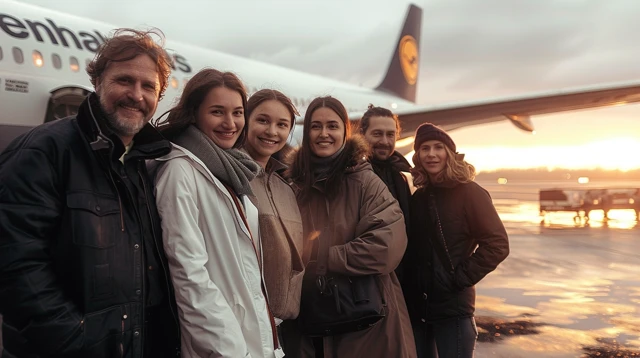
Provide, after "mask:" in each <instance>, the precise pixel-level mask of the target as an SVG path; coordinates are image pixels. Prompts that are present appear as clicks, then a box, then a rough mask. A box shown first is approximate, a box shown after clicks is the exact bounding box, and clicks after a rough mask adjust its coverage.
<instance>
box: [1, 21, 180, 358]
mask: <svg viewBox="0 0 640 358" xmlns="http://www.w3.org/2000/svg"><path fill="white" fill-rule="evenodd" d="M153 35H157V36H158V37H159V38H160V40H162V34H161V33H160V32H159V31H149V32H140V31H136V30H131V29H120V30H118V31H116V32H115V34H114V36H113V37H111V38H109V39H108V40H107V41H106V42H105V43H104V44H103V45H102V46H101V47H100V49H99V50H98V52H97V54H96V57H95V59H94V60H93V62H91V63H90V64H89V65H88V66H87V73H88V74H89V76H90V78H91V83H92V84H93V85H94V88H95V93H91V94H89V96H87V98H86V99H85V100H84V102H83V103H82V104H81V105H80V107H79V109H78V114H77V115H76V116H74V117H69V118H65V119H61V120H58V121H55V122H50V123H47V124H43V125H40V126H38V127H36V128H34V129H33V130H31V131H29V132H28V133H26V134H25V135H23V136H21V137H19V138H17V139H15V140H14V141H13V142H12V143H11V144H10V145H9V147H7V149H6V150H5V151H4V152H3V153H2V154H0V227H1V228H2V229H1V230H0V231H1V234H0V313H1V314H2V315H3V316H4V322H3V326H2V333H3V336H4V346H5V351H4V352H3V353H4V355H2V357H44V356H47V357H49V356H55V357H116V356H118V357H136V358H137V357H169V356H172V357H173V356H176V353H179V352H180V350H179V340H180V336H179V332H178V323H177V313H176V311H175V303H174V301H173V290H172V287H171V284H170V281H169V278H168V277H169V276H168V272H167V267H168V266H167V263H166V258H165V255H164V252H163V250H162V233H161V231H160V225H159V216H158V212H157V209H156V206H155V199H154V194H153V187H152V186H151V182H150V180H149V178H148V174H147V171H146V167H145V160H148V159H154V158H157V157H160V156H163V155H165V154H168V153H169V151H170V148H171V147H170V143H169V142H168V141H167V140H164V139H163V138H162V136H161V135H160V134H159V133H158V132H157V131H156V129H155V128H154V127H153V126H151V125H150V124H148V122H149V120H150V119H151V116H152V115H153V114H154V113H155V110H156V107H157V104H158V101H159V99H160V98H161V97H162V95H163V93H164V91H165V89H166V88H167V79H168V76H169V74H170V71H171V67H170V66H171V60H170V58H169V57H168V55H167V53H166V52H165V51H164V49H163V48H162V46H161V45H159V44H158V43H156V42H155V41H154V38H153V37H152V36H153Z"/></svg>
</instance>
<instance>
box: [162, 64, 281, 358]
mask: <svg viewBox="0 0 640 358" xmlns="http://www.w3.org/2000/svg"><path fill="white" fill-rule="evenodd" d="M246 104H247V97H246V91H245V88H244V85H243V84H242V82H241V81H240V80H239V79H238V77H236V76H235V75H234V74H232V73H229V72H224V73H223V72H220V71H217V70H214V69H204V70H202V71H200V72H199V73H197V74H196V75H195V76H193V78H191V80H189V82H188V83H187V85H186V86H185V88H184V91H183V94H182V97H181V98H180V101H179V103H178V104H177V106H175V107H174V108H173V109H172V110H171V111H170V114H169V116H168V117H167V118H166V119H165V120H163V121H160V122H159V123H158V128H159V129H160V131H161V133H163V134H164V135H165V136H166V137H167V138H168V139H169V140H170V141H171V142H172V143H173V150H172V151H171V153H170V154H168V155H166V156H164V157H162V158H159V159H157V161H156V164H157V168H156V170H155V172H156V174H155V183H156V189H155V193H156V201H157V204H158V211H159V213H160V216H161V219H162V232H163V240H164V248H165V251H166V253H167V258H168V261H169V269H170V272H171V278H172V280H173V285H174V288H175V296H176V302H177V305H178V312H179V316H180V328H181V335H182V356H183V357H234V358H235V357H253V358H256V357H280V356H282V350H281V349H279V348H278V342H277V336H276V332H275V324H274V319H273V316H272V315H271V312H270V311H269V307H268V304H267V300H266V293H265V289H264V284H263V280H262V259H261V252H262V247H261V244H260V238H259V236H258V232H259V230H258V210H257V209H256V207H255V205H254V204H252V203H251V201H250V200H249V198H248V197H250V196H253V194H252V191H251V186H250V184H249V182H250V181H251V180H252V179H253V178H254V177H255V176H256V174H257V173H258V172H259V170H260V166H259V165H258V164H257V163H256V162H255V161H253V160H252V159H251V157H249V156H248V155H247V154H246V153H245V152H243V151H241V150H240V149H238V148H239V147H240V146H241V145H242V144H243V142H244V140H245V138H246V130H247V128H246V126H245V113H244V111H245V108H246Z"/></svg>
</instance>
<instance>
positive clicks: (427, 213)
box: [403, 182, 509, 324]
mask: <svg viewBox="0 0 640 358" xmlns="http://www.w3.org/2000/svg"><path fill="white" fill-rule="evenodd" d="M431 193H432V194H433V196H434V198H435V203H436V204H435V205H436V208H437V215H436V214H435V212H434V211H433V210H430V208H429V195H430V194H431ZM410 210H411V217H412V219H411V221H412V228H411V235H410V236H409V244H408V246H407V254H408V255H409V257H408V259H407V263H406V266H405V274H406V276H407V277H406V278H405V280H404V287H403V288H404V292H405V297H406V299H407V305H408V307H409V311H410V312H409V313H410V316H411V319H412V322H414V324H415V323H418V324H419V323H421V322H434V321H440V320H446V319H451V318H456V317H469V316H472V315H473V313H474V311H475V296H476V293H475V287H474V285H475V284H476V283H478V282H479V281H480V280H481V279H482V278H484V277H485V276H486V275H487V274H488V273H490V272H491V271H493V270H495V268H496V267H497V266H498V264H499V263H500V262H502V261H503V260H504V259H505V258H506V257H507V255H508V254H509V241H508V238H507V233H506V231H505V228H504V226H503V225H502V221H501V220H500V218H499V217H498V214H497V212H496V210H495V208H494V206H493V203H492V201H491V197H490V196H489V193H488V192H487V191H486V190H484V189H483V188H482V187H480V186H479V185H478V184H476V183H475V182H470V183H466V184H449V185H441V186H438V187H431V188H421V189H418V190H417V191H416V192H415V193H414V194H413V196H412V198H411V208H410ZM438 217H439V221H440V223H441V227H442V236H443V237H444V240H445V243H443V242H442V240H441V238H440V237H441V236H440V235H439V234H438V231H440V227H439V226H438ZM445 244H446V245H445ZM438 250H439V252H438ZM443 261H445V262H443Z"/></svg>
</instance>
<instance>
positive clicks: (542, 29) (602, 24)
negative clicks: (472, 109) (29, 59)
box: [20, 0, 640, 171]
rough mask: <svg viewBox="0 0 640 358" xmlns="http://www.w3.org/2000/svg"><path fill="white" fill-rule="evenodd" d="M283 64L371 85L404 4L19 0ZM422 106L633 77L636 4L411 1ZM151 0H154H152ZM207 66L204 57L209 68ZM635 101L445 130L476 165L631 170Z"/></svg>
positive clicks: (639, 25) (638, 64)
mask: <svg viewBox="0 0 640 358" xmlns="http://www.w3.org/2000/svg"><path fill="white" fill-rule="evenodd" d="M20 1H21V2H26V3H31V4H35V5H39V6H42V7H47V8H52V9H55V10H58V11H63V12H68V13H72V14H75V15H80V16H83V17H87V18H93V19H96V20H100V21H103V22H106V23H111V24H114V25H117V26H128V27H137V28H141V27H147V26H156V27H159V28H160V29H162V30H163V31H164V33H165V35H166V36H167V38H169V39H171V40H176V41H183V42H187V43H191V44H194V45H197V46H202V47H207V48H210V49H214V50H218V51H223V52H228V53H232V54H235V55H240V56H244V57H249V58H252V59H257V60H261V61H265V62H270V63H273V64H277V65H281V66H284V67H289V68H294V69H297V70H301V71H305V72H310V73H315V74H319V75H322V76H327V77H331V78H335V79H338V80H342V81H345V82H350V83H354V84H359V85H363V86H371V87H372V86H376V85H377V84H378V82H379V81H381V79H382V77H383V76H384V71H385V70H386V68H387V66H388V63H389V61H390V59H391V54H392V52H393V51H394V49H395V45H396V39H397V37H398V34H399V31H400V27H401V26H402V23H403V21H404V17H405V14H406V11H407V8H408V5H409V3H410V2H408V1H404V0H369V1H364V0H303V1H300V0H289V1H279V0H269V1H261V0H233V1H231V0H228V1H221V0H218V1H204V0H201V1H198V0H181V1H155V0H136V1H131V0H128V1H122V0H92V1H86V0H56V1H50V0H20ZM413 3H415V4H416V5H418V6H420V7H422V9H423V24H422V36H421V41H420V47H421V58H420V74H419V86H418V100H417V102H418V103H419V104H422V105H429V104H444V103H448V102H463V101H466V100H479V99H484V98H496V97H502V96H507V97H511V96H515V95H523V94H527V93H531V92H541V91H552V90H557V89H562V88H572V87H579V86H587V85H595V84H600V83H611V82H620V81H637V80H640V61H639V60H638V59H639V58H640V46H638V45H637V41H638V40H637V35H638V34H640V21H637V14H639V13H640V1H636V0H616V1H602V0H536V1H531V0H483V1H477V0H423V1H414V2H413ZM159 4H162V6H161V5H159ZM212 65H215V64H212ZM639 115H640V105H628V106H620V107H615V108H607V109H598V110H590V111H579V112H571V113H564V114H555V115H546V116H538V117H534V118H533V123H534V125H535V127H536V132H535V133H536V134H535V135H532V134H530V133H526V132H523V131H520V130H518V129H516V128H515V127H514V126H513V125H512V124H510V123H509V122H500V123H495V124H487V125H480V126H472V127H467V128H463V129H458V130H455V131H452V132H451V133H450V134H451V136H452V137H453V139H454V140H455V142H456V144H457V146H458V148H459V149H460V151H463V152H465V153H466V155H467V156H466V158H467V159H468V160H469V161H470V162H472V163H473V164H475V165H476V167H478V169H480V170H481V171H483V170H493V169H497V168H526V167H549V168H554V167H566V168H594V167H603V168H606V169H623V170H628V169H634V168H640V122H638V121H637V117H638V116H639Z"/></svg>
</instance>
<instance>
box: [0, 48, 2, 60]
mask: <svg viewBox="0 0 640 358" xmlns="http://www.w3.org/2000/svg"><path fill="white" fill-rule="evenodd" d="M0 61H2V47H1V46H0Z"/></svg>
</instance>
